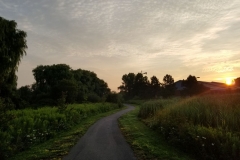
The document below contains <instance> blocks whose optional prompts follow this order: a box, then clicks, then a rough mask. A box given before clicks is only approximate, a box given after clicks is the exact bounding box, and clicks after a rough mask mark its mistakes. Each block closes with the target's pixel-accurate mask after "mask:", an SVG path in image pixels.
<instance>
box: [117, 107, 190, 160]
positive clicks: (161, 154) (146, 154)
mask: <svg viewBox="0 0 240 160" xmlns="http://www.w3.org/2000/svg"><path fill="white" fill-rule="evenodd" d="M138 112H139V107H136V109H135V110H134V111H131V112H129V113H127V114H126V115H124V116H122V117H121V118H120V119H119V124H120V128H121V130H122V132H123V134H124V136H125V138H126V140H127V142H128V143H129V144H130V145H131V147H132V149H133V151H134V153H135V155H136V157H137V159H139V160H146V159H148V160H151V159H152V160H158V159H159V160H160V159H161V160H190V159H191V158H190V157H189V156H187V155H185V154H184V153H181V152H179V151H178V150H176V149H175V148H173V147H171V146H169V144H167V143H166V141H165V140H164V139H163V138H161V137H159V134H158V133H156V132H155V131H153V130H151V129H150V128H149V127H147V126H146V125H145V124H144V123H143V122H141V121H140V120H139V119H138V118H137V115H138Z"/></svg>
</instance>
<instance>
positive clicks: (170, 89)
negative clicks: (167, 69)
mask: <svg viewBox="0 0 240 160" xmlns="http://www.w3.org/2000/svg"><path fill="white" fill-rule="evenodd" d="M175 89H176V88H175V86H174V79H173V77H172V76H171V75H169V74H166V75H165V76H164V77H163V93H162V95H163V97H170V96H173V95H174V94H175Z"/></svg>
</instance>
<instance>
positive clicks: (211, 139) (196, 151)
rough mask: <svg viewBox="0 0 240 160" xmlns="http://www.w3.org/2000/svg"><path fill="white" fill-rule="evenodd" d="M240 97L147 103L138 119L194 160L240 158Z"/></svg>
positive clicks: (214, 96) (237, 95)
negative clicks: (194, 158) (194, 159)
mask: <svg viewBox="0 0 240 160" xmlns="http://www.w3.org/2000/svg"><path fill="white" fill-rule="evenodd" d="M239 97H240V95H239V94H222V95H220V94H217V95H204V96H195V97H189V98H172V99H161V100H153V101H148V102H145V103H144V104H142V106H141V107H140V111H139V114H138V116H139V118H141V120H142V121H144V122H145V123H146V124H147V126H149V127H150V128H152V129H154V130H155V131H157V132H158V133H159V136H161V137H164V139H165V140H166V141H167V142H168V143H169V144H171V145H173V146H175V147H178V148H179V149H181V150H182V151H184V152H187V153H189V154H191V155H193V156H195V157H196V159H240V125H239V124H240V98H239Z"/></svg>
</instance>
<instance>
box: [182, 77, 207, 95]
mask: <svg viewBox="0 0 240 160" xmlns="http://www.w3.org/2000/svg"><path fill="white" fill-rule="evenodd" d="M182 86H184V87H186V88H185V89H184V92H185V94H188V95H194V94H199V93H202V92H204V91H206V90H208V88H207V87H205V86H204V85H202V84H200V83H198V81H197V78H196V77H195V76H192V75H189V76H188V77H187V79H186V80H183V82H182Z"/></svg>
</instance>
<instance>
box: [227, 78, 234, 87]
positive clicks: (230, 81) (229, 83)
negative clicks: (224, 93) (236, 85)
mask: <svg viewBox="0 0 240 160" xmlns="http://www.w3.org/2000/svg"><path fill="white" fill-rule="evenodd" d="M226 84H227V85H229V86H230V85H232V84H233V79H232V78H226Z"/></svg>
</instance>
